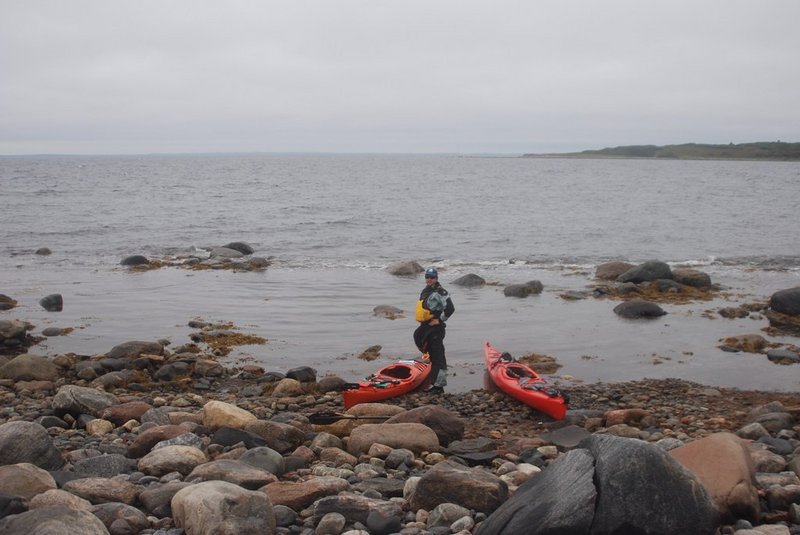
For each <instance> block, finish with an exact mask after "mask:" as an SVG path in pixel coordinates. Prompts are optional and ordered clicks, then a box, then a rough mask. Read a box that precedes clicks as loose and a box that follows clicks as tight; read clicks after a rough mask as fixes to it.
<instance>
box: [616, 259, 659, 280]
mask: <svg viewBox="0 0 800 535" xmlns="http://www.w3.org/2000/svg"><path fill="white" fill-rule="evenodd" d="M671 278H672V270H671V269H670V267H669V265H668V264H667V263H665V262H659V261H656V260H652V261H650V262H645V263H643V264H639V265H638V266H635V267H632V268H631V269H629V270H628V271H626V272H625V273H623V274H622V275H620V276H619V277H617V281H619V282H633V283H634V284H639V283H640V282H648V281H654V280H658V279H671Z"/></svg>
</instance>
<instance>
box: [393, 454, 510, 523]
mask: <svg viewBox="0 0 800 535" xmlns="http://www.w3.org/2000/svg"><path fill="white" fill-rule="evenodd" d="M507 498H508V485H507V484H506V483H505V482H504V481H503V480H502V479H500V478H499V477H497V476H495V475H494V474H492V473H490V472H488V471H487V470H485V469H483V468H470V467H467V466H464V465H463V464H460V463H457V462H454V461H443V462H441V463H438V464H436V465H435V466H434V467H433V468H431V469H430V470H428V471H427V472H426V473H425V474H424V475H423V476H422V477H421V478H420V480H419V481H418V482H417V485H416V488H415V489H414V492H413V493H412V494H411V496H410V499H409V503H410V505H411V509H412V510H413V511H416V510H417V509H425V510H427V511H430V510H431V509H433V508H435V507H436V506H437V505H440V504H442V503H457V504H459V505H462V506H463V507H466V508H468V509H475V510H476V511H481V512H483V513H491V512H492V511H494V510H495V509H497V508H498V507H499V506H500V505H501V504H502V503H503V502H504V501H506V499H507ZM517 533H522V532H517Z"/></svg>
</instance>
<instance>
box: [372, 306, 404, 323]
mask: <svg viewBox="0 0 800 535" xmlns="http://www.w3.org/2000/svg"><path fill="white" fill-rule="evenodd" d="M372 314H373V316H380V317H382V318H387V319H390V320H395V319H400V318H404V317H405V316H404V312H403V310H402V309H400V308H397V307H395V306H392V305H378V306H376V307H375V308H373V309H372Z"/></svg>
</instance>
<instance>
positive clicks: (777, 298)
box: [769, 286, 800, 316]
mask: <svg viewBox="0 0 800 535" xmlns="http://www.w3.org/2000/svg"><path fill="white" fill-rule="evenodd" d="M769 306H770V308H771V309H772V310H774V311H775V312H780V313H781V314H786V315H788V316H800V286H797V287H795V288H789V289H786V290H780V291H778V292H775V293H774V294H772V296H771V297H770V299H769Z"/></svg>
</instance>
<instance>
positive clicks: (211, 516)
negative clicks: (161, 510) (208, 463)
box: [172, 481, 275, 535]
mask: <svg viewBox="0 0 800 535" xmlns="http://www.w3.org/2000/svg"><path fill="white" fill-rule="evenodd" d="M172 512H173V516H174V520H175V525H176V526H177V527H179V528H183V529H184V531H185V532H186V533H191V534H192V535H214V534H218V533H236V534H237V535H263V534H264V533H275V513H274V512H273V510H272V504H271V503H270V502H269V500H268V499H267V497H266V496H265V495H264V493H263V492H258V491H250V490H246V489H243V488H242V487H239V486H237V485H234V484H232V483H228V482H226V481H206V482H204V483H198V484H196V485H191V486H188V487H186V488H184V489H181V490H179V491H178V492H177V493H176V494H175V496H174V497H173V498H172Z"/></svg>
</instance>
